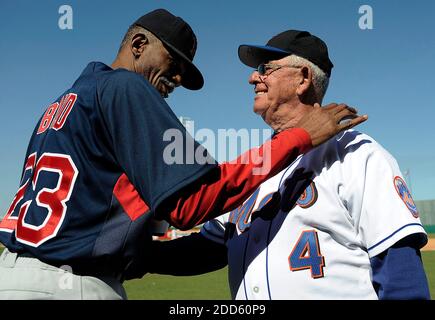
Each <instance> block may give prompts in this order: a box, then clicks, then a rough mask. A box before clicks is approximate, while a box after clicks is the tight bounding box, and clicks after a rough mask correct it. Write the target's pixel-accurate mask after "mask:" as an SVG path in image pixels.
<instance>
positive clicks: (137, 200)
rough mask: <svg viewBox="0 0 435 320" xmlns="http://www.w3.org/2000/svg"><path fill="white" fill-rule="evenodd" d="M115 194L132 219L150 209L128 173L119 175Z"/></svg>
mask: <svg viewBox="0 0 435 320" xmlns="http://www.w3.org/2000/svg"><path fill="white" fill-rule="evenodd" d="M113 195H114V196H115V197H116V199H118V201H119V203H120V204H121V206H122V208H123V209H124V211H125V213H127V215H128V216H129V217H130V219H131V220H132V221H134V220H136V219H137V218H139V217H141V216H142V215H144V214H145V213H147V212H148V211H149V210H150V209H149V207H148V205H147V204H146V203H145V202H144V201H143V200H142V198H141V197H140V195H139V193H138V192H137V190H136V188H135V187H134V186H133V185H132V184H131V182H130V180H129V179H128V177H127V175H126V174H122V175H121V176H120V177H119V179H118V181H117V182H116V184H115V187H114V188H113Z"/></svg>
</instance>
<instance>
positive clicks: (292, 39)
mask: <svg viewBox="0 0 435 320" xmlns="http://www.w3.org/2000/svg"><path fill="white" fill-rule="evenodd" d="M291 54H294V55H297V56H299V57H302V58H305V59H307V60H308V61H311V62H312V63H314V64H315V65H317V66H318V67H319V68H320V69H322V70H323V71H324V72H325V73H326V74H327V76H328V77H330V76H331V70H332V68H333V67H334V65H333V64H332V62H331V60H329V55H328V47H327V46H326V44H325V42H323V41H322V40H321V39H320V38H318V37H316V36H314V35H312V34H311V33H309V32H307V31H299V30H287V31H284V32H281V33H280V34H278V35H276V36H274V37H273V38H272V39H270V40H269V41H268V42H267V44H266V45H265V46H258V45H246V44H245V45H241V46H239V58H240V61H242V62H243V63H244V64H245V65H247V66H249V67H252V68H257V66H258V65H259V64H261V63H265V62H268V61H270V60H279V59H282V58H284V57H286V56H289V55H291Z"/></svg>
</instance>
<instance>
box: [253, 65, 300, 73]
mask: <svg viewBox="0 0 435 320" xmlns="http://www.w3.org/2000/svg"><path fill="white" fill-rule="evenodd" d="M285 67H287V68H300V66H293V65H290V64H285V65H280V64H274V63H260V64H259V65H258V67H257V71H258V74H259V75H260V76H269V75H270V74H271V73H272V72H274V71H276V70H279V69H281V68H285ZM269 70H272V71H270V72H269V73H267V72H268V71H269Z"/></svg>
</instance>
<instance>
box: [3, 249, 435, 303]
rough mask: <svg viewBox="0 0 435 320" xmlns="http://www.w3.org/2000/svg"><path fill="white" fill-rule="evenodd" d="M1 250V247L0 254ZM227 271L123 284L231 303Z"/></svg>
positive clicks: (138, 293)
mask: <svg viewBox="0 0 435 320" xmlns="http://www.w3.org/2000/svg"><path fill="white" fill-rule="evenodd" d="M1 251H3V248H1V247H0V253H1ZM422 257H423V263H424V267H425V270H426V274H427V277H428V281H429V287H430V291H431V296H432V299H433V300H435V251H424V252H422ZM227 272H228V270H227V268H223V269H221V270H218V271H215V272H211V273H207V274H203V275H200V276H193V277H174V276H161V275H154V274H149V275H146V276H144V277H143V278H142V279H138V280H130V281H126V282H125V283H124V285H125V288H126V291H127V295H128V298H129V299H130V300H230V299H231V297H230V291H229V287H228V281H227Z"/></svg>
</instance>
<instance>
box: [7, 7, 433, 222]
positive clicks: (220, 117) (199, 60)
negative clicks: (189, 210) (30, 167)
mask: <svg viewBox="0 0 435 320" xmlns="http://www.w3.org/2000/svg"><path fill="white" fill-rule="evenodd" d="M63 4H68V5H70V6H71V7H72V9H73V30H60V29H59V27H58V20H59V18H60V16H61V15H60V14H59V13H58V10H59V7H60V6H61V5H63ZM365 4H367V5H370V6H371V7H372V9H373V27H374V28H373V29H372V30H361V29H360V28H359V24H358V21H359V18H360V16H361V14H360V13H358V9H359V8H360V6H361V5H365ZM160 7H163V8H166V9H168V10H170V11H172V12H173V13H174V14H176V15H179V16H181V17H183V18H184V19H185V20H186V21H187V22H188V23H189V24H190V25H191V26H192V28H193V29H194V31H195V33H196V34H197V37H198V50H197V55H196V57H195V63H196V65H197V66H198V67H199V68H200V69H201V71H202V73H203V75H204V78H205V86H204V88H203V89H202V90H201V91H188V90H185V89H178V90H176V92H175V93H174V94H173V95H172V97H171V98H170V99H169V100H168V103H169V104H170V105H171V107H172V108H173V110H174V112H175V113H176V114H177V115H182V116H188V117H190V118H192V119H194V120H195V127H196V128H197V129H199V128H210V129H212V130H217V129H219V128H236V129H241V128H248V129H253V128H259V129H265V128H267V127H266V125H265V124H264V123H263V122H262V120H261V119H260V118H259V117H258V116H256V115H255V114H254V113H253V112H252V103H253V96H254V95H253V89H252V87H251V86H250V85H249V84H248V83H247V79H248V76H249V74H250V72H251V70H250V69H249V68H248V67H246V66H244V65H242V64H241V63H240V62H239V60H238V58H237V48H238V46H239V44H242V43H253V44H265V43H266V42H267V40H268V39H269V38H271V37H272V36H273V35H275V34H277V33H279V32H281V31H284V30H287V29H300V30H307V31H310V32H312V33H314V34H316V35H317V36H319V37H321V38H322V39H324V40H325V42H326V43H327V44H328V47H329V51H330V57H331V60H332V61H333V62H334V64H335V68H334V69H333V74H332V77H331V82H330V87H329V89H328V93H327V95H326V97H325V100H324V102H325V103H329V102H346V103H348V104H349V105H353V106H356V107H357V108H358V109H359V110H360V111H361V112H362V113H367V114H368V115H369V117H370V118H369V121H368V122H366V123H365V124H363V125H362V126H360V128H359V130H361V131H364V132H365V133H367V134H369V135H370V136H372V137H373V138H375V139H376V140H377V141H378V142H380V143H381V144H382V145H383V146H384V147H385V148H386V149H387V150H388V151H389V152H390V153H391V154H392V155H393V156H394V157H395V158H396V159H397V161H398V163H399V165H400V167H401V169H402V171H405V170H409V172H410V175H409V176H408V180H409V178H410V180H411V181H408V183H409V184H411V189H412V191H413V196H414V199H416V200H424V199H435V170H434V169H435V148H434V147H435V129H434V124H433V121H434V119H435V98H434V94H433V91H434V84H433V75H434V72H435V61H434V58H435V35H434V32H435V18H434V17H435V2H433V1H430V0H415V1H412V2H411V1H408V0H406V1H393V0H382V1H380V0H377V1H368V0H367V1H354V0H328V1H323V0H316V1H314V0H311V1H293V0H285V1H284V0H283V1H281V0H269V1H257V0H250V1H245V0H243V1H240V0H237V1H234V0H232V1H229V0H221V1H210V0H203V1H197V0H183V1H181V0H177V1H168V0H159V1H157V0H155V1H154V0H153V1H151V0H148V1H136V0H134V1H133V0H125V1H122V2H121V1H116V2H115V1H100V0H93V1H69V0H66V1H51V0H44V1H30V0H28V1H20V0H15V1H10V0H2V1H1V2H0V30H2V31H1V35H2V36H1V38H0V57H1V59H0V92H1V94H0V108H1V114H2V116H1V119H2V125H1V126H0V150H2V151H1V153H0V163H1V164H2V165H1V166H0V177H1V178H0V216H1V215H3V213H4V212H5V211H6V209H7V207H8V206H9V204H10V202H11V200H12V198H13V195H14V194H15V192H16V190H17V188H18V184H19V180H20V175H21V167H22V164H23V160H24V154H25V151H26V147H27V143H28V141H29V137H30V135H31V132H32V130H33V128H34V126H35V124H36V121H37V119H38V118H39V117H40V115H41V114H42V112H43V111H44V110H45V108H46V107H47V106H48V105H49V104H50V102H51V101H52V100H53V99H55V98H56V97H57V96H58V95H59V94H60V93H62V92H63V91H64V90H65V89H66V88H68V87H69V86H70V85H71V84H72V83H73V81H74V80H75V79H76V77H77V76H78V75H79V74H80V73H81V71H82V69H83V68H84V67H85V66H86V64H87V63H88V62H90V61H102V62H105V63H107V64H110V63H112V61H113V59H114V58H115V55H116V51H117V48H118V46H119V42H120V40H121V39H122V37H123V34H124V32H125V31H126V29H127V27H128V25H129V24H130V23H132V22H133V21H134V20H135V19H136V18H138V17H139V16H140V15H142V14H144V13H146V12H148V11H151V10H153V9H156V8H160Z"/></svg>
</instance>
